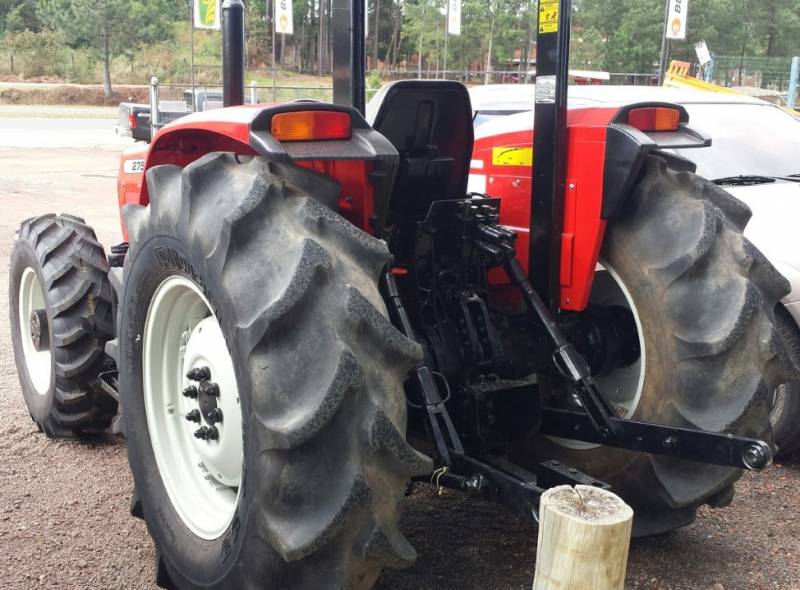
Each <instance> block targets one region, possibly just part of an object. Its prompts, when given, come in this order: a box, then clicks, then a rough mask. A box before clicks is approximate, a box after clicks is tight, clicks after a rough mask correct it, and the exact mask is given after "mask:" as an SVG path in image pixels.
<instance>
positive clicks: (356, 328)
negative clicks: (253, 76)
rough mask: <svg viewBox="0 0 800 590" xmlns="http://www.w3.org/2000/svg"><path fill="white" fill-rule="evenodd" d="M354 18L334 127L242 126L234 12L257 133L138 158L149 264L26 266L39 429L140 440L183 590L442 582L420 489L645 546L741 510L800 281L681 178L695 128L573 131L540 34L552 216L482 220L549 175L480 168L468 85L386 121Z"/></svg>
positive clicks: (148, 495)
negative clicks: (580, 517)
mask: <svg viewBox="0 0 800 590" xmlns="http://www.w3.org/2000/svg"><path fill="white" fill-rule="evenodd" d="M334 5H335V6H334V9H335V10H334V15H335V22H334V25H335V26H334V37H335V41H336V42H335V44H334V52H335V59H334V61H335V63H336V66H335V67H336V71H335V72H334V84H335V87H334V94H335V99H336V102H337V103H339V104H323V103H319V102H308V101H304V102H294V103H289V104H281V105H250V106H237V105H242V103H243V100H242V93H243V84H242V82H243V75H242V66H243V26H242V21H243V17H242V11H243V6H242V3H241V0H226V1H225V3H224V7H223V23H224V24H223V33H224V47H225V51H224V53H225V64H226V70H225V74H226V79H225V102H226V106H228V107H230V108H226V109H223V110H220V111H215V112H206V113H201V114H197V115H193V116H189V117H186V118H184V119H181V120H180V121H177V122H175V123H173V124H171V125H169V126H167V127H166V128H164V129H162V130H161V131H160V132H159V133H158V134H157V135H156V136H155V137H154V139H153V142H152V143H151V144H150V146H149V148H148V149H146V150H136V151H132V152H128V153H126V154H125V155H124V156H123V158H122V163H121V165H120V176H119V205H120V211H121V214H122V231H123V235H124V239H125V241H124V242H123V243H121V244H120V245H117V246H113V247H112V248H111V249H110V252H109V253H108V254H106V252H105V250H104V248H103V246H101V245H100V244H99V243H98V242H97V240H96V238H95V234H94V232H93V231H92V229H91V228H89V227H88V226H87V225H86V224H85V223H84V222H83V221H82V220H81V219H79V218H77V217H72V216H68V215H61V216H55V215H48V216H44V217H39V218H35V219H30V220H27V221H25V222H24V223H23V224H22V227H21V229H20V231H19V235H18V239H17V241H16V244H15V247H14V251H13V254H12V262H11V271H10V281H11V289H10V293H11V305H10V310H11V319H12V326H13V330H12V339H13V344H14V351H15V354H16V360H17V368H18V372H19V376H20V380H21V382H22V389H23V393H24V395H25V400H26V402H27V404H28V407H29V409H30V413H31V416H32V418H33V420H34V421H35V422H36V423H37V424H38V425H39V427H40V428H41V430H43V431H44V432H45V433H46V434H47V435H48V436H58V437H70V436H80V435H82V434H84V433H87V432H93V431H98V430H103V429H106V428H108V427H110V426H111V425H112V422H113V425H114V427H115V428H116V430H117V431H119V432H121V433H123V434H124V436H125V437H126V438H127V441H128V457H129V462H130V467H131V470H132V472H133V476H134V481H135V492H134V496H133V498H132V501H131V511H132V513H133V514H134V515H135V516H138V517H141V518H144V519H145V521H146V522H147V526H148V530H149V532H150V534H151V535H152V537H153V540H154V542H155V546H156V550H157V556H158V557H157V581H158V583H159V584H160V585H161V586H163V587H176V588H244V587H247V588H256V587H258V588H261V587H269V588H281V589H283V588H314V589H316V588H322V587H325V588H369V587H371V586H372V584H373V583H374V582H375V580H376V579H377V577H378V575H379V573H380V571H381V568H382V567H384V566H390V567H402V566H406V565H409V564H411V563H413V561H414V559H415V557H416V554H415V551H414V549H413V548H412V547H411V546H410V545H409V543H408V542H407V541H406V540H405V538H404V537H403V535H402V534H401V532H400V531H399V529H398V526H397V523H398V518H399V510H400V506H401V504H402V501H403V493H404V490H405V489H406V486H407V483H408V482H409V481H411V480H417V481H433V482H435V483H436V485H440V486H447V487H451V488H456V489H459V490H462V491H464V492H466V493H469V494H472V495H475V496H478V497H482V498H486V499H489V500H493V501H497V502H500V503H502V504H504V505H506V506H508V507H509V508H510V509H512V510H514V511H516V512H517V513H518V514H519V515H520V516H521V517H523V518H531V519H532V518H534V517H535V514H536V510H537V507H538V500H539V497H540V495H541V493H542V492H543V490H544V489H546V488H548V487H551V486H554V485H560V484H575V483H588V484H592V485H597V486H602V487H607V486H610V487H611V488H613V489H614V490H615V491H617V492H618V493H620V494H621V495H623V496H624V497H625V499H626V500H627V501H628V502H629V503H631V504H632V505H633V506H634V508H635V514H636V516H635V529H636V530H635V532H636V533H638V534H653V533H657V532H662V531H667V530H670V529H674V528H677V527H680V526H683V525H685V524H687V523H689V522H691V521H692V519H693V518H694V516H695V512H696V510H697V508H698V507H699V506H700V505H702V504H704V503H708V504H711V505H714V506H722V505H725V504H726V503H728V502H729V501H730V500H731V498H732V493H733V488H732V484H733V482H734V481H735V480H736V479H737V478H738V477H739V475H740V473H741V470H742V469H751V470H757V469H761V468H764V467H765V466H767V465H768V464H769V463H770V461H771V458H772V454H773V450H774V449H773V448H772V445H771V431H770V426H769V420H768V415H767V413H768V409H767V408H768V401H767V399H766V392H767V389H766V386H765V385H764V379H765V378H777V379H780V377H779V376H778V377H776V376H775V373H777V372H778V371H779V369H780V366H779V364H780V363H779V362H778V361H779V358H780V354H779V349H778V348H777V344H776V342H777V341H776V339H775V337H774V335H773V326H772V321H771V317H772V315H771V314H772V309H773V306H774V304H775V302H776V301H778V299H780V297H781V296H782V295H783V294H784V293H785V292H786V289H787V285H786V282H785V280H784V279H783V278H782V277H781V276H780V275H779V274H778V273H777V272H776V271H775V270H774V269H773V268H772V266H770V264H769V263H768V262H767V261H766V260H765V259H764V257H763V256H761V254H760V253H759V252H758V251H757V250H755V249H754V248H753V247H752V246H751V245H750V244H749V243H748V242H747V240H746V239H744V238H743V237H742V229H743V227H744V225H745V223H746V222H747V219H748V215H749V212H748V210H747V208H746V207H745V206H743V205H742V204H741V203H739V202H738V201H736V200H734V199H733V198H732V197H730V196H729V195H728V194H727V193H725V192H724V191H722V190H721V189H719V188H718V187H716V186H714V185H712V184H710V183H708V182H706V181H705V180H703V179H701V178H698V177H697V176H695V175H694V174H693V173H692V172H691V171H690V168H689V166H687V164H686V162H685V161H682V160H680V159H678V158H675V157H673V156H669V155H667V154H666V153H664V152H662V151H661V149H662V148H664V147H665V146H668V145H674V144H675V143H677V142H680V143H681V144H682V145H686V144H692V145H696V146H697V147H698V149H702V146H703V145H706V144H707V141H708V140H706V139H705V138H703V137H701V136H700V135H699V134H698V133H696V132H695V131H693V130H692V129H691V128H690V127H689V125H688V120H687V117H686V113H685V111H683V110H682V109H681V108H680V107H677V106H674V105H669V104H658V105H635V106H634V107H630V108H625V109H622V110H608V109H586V110H582V111H581V112H580V113H570V116H569V119H568V120H567V119H566V109H565V102H564V101H565V97H566V92H565V90H566V87H565V85H566V79H567V70H566V63H567V61H566V55H567V50H566V48H567V47H568V43H569V14H570V6H569V1H568V0H562V2H561V14H560V22H561V25H560V26H559V25H558V20H556V23H555V28H554V27H553V25H552V23H551V24H550V25H549V26H548V27H544V28H543V29H542V31H541V32H540V34H539V45H538V48H539V55H540V63H539V64H538V80H537V102H536V135H535V145H534V151H533V152H532V153H535V160H536V162H535V167H534V178H535V181H534V183H533V184H534V186H533V189H532V193H530V194H528V195H527V198H525V197H523V196H519V192H518V191H517V192H516V193H515V194H516V195H518V196H517V197H512V196H509V197H508V198H503V199H496V198H489V197H487V196H485V195H480V194H467V188H466V187H467V176H468V172H469V169H470V163H471V160H476V159H482V160H481V164H480V165H482V166H484V167H486V168H487V169H490V168H493V167H498V168H497V169H496V170H493V176H495V177H496V178H498V179H499V180H498V182H503V180H502V179H503V178H504V177H505V176H504V174H503V170H500V167H502V166H509V165H510V166H512V167H513V166H530V165H531V164H532V163H533V162H532V159H533V158H532V153H531V152H530V150H528V152H525V151H524V150H523V151H520V150H518V149H517V146H514V145H508V144H506V145H495V146H493V147H492V148H491V149H490V150H489V151H487V152H485V153H484V152H480V151H478V152H477V154H476V156H474V157H471V154H472V144H473V132H472V124H471V117H472V112H471V106H470V101H469V96H468V94H467V92H466V89H465V88H464V87H463V86H462V85H461V84H458V83H455V82H448V81H406V82H398V83H396V84H394V85H392V86H390V87H389V88H387V89H386V90H385V91H384V94H383V99H382V103H381V106H380V108H379V110H378V112H377V114H376V115H375V117H374V120H373V122H372V125H369V124H367V122H366V121H365V119H364V117H363V116H362V114H361V113H362V112H363V108H364V86H363V82H364V61H363V60H364V46H363V29H362V26H363V22H364V21H363V15H364V2H363V0H356V1H352V2H345V1H344V0H335V2H334ZM548 56H551V57H552V59H551V58H548ZM342 104H344V105H345V106H342ZM346 105H352V106H346ZM526 141H528V142H529V141H530V137H528V138H527V140H526ZM472 164H473V168H475V166H478V165H479V164H476V162H472ZM512 188H513V187H512ZM491 192H495V191H494V190H493V191H491ZM497 194H503V191H499V192H498V193H497ZM598 265H602V266H601V267H598ZM597 268H602V269H604V273H596V272H595V271H596V269H597ZM598 277H599V278H598ZM118 404H119V407H120V409H121V413H120V414H119V418H118V419H117V420H116V421H114V420H115V416H117V411H118V408H117V406H118Z"/></svg>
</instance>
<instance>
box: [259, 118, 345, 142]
mask: <svg viewBox="0 0 800 590" xmlns="http://www.w3.org/2000/svg"><path fill="white" fill-rule="evenodd" d="M270 132H271V133H272V136H273V137H274V138H275V139H277V140H278V141H282V142H292V141H335V140H345V139H350V138H351V137H352V136H353V121H352V119H351V117H350V114H349V113H342V112H338V111H293V112H289V113H278V114H277V115H274V116H273V117H272V121H271V123H270Z"/></svg>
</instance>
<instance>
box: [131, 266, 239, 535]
mask: <svg viewBox="0 0 800 590" xmlns="http://www.w3.org/2000/svg"><path fill="white" fill-rule="evenodd" d="M144 331H145V334H144V343H143V349H142V354H143V361H144V402H145V412H146V414H147V428H148V431H149V433H150V442H151V443H152V447H153V454H154V455H155V459H156V464H157V466H158V470H159V473H160V474H161V479H162V481H163V482H164V487H165V488H166V491H167V494H168V496H169V499H170V501H171V502H172V505H173V506H174V507H175V510H176V512H177V513H178V515H179V516H180V518H181V520H182V521H183V522H184V524H186V526H187V527H188V528H189V529H190V530H191V531H192V532H193V533H194V534H195V535H197V536H198V537H200V538H202V539H206V540H212V539H216V538H218V537H220V536H221V535H222V534H223V533H224V532H225V531H226V530H227V528H228V526H229V525H230V523H231V521H232V520H233V516H234V514H235V512H236V506H237V504H238V501H239V484H240V482H241V476H242V461H243V452H242V411H241V406H240V402H239V391H238V388H237V384H236V375H235V372H234V368H233V360H232V359H231V356H230V352H229V350H228V346H227V343H226V342H225V337H224V336H223V334H222V330H221V328H220V325H219V322H218V321H217V318H216V316H215V315H214V313H213V311H212V309H211V305H210V304H209V302H208V300H207V299H206V297H205V296H204V295H203V293H202V292H201V291H200V290H199V288H198V287H197V285H195V284H194V283H193V282H192V281H190V280H188V279H187V278H185V277H182V276H172V277H169V278H167V279H166V280H165V281H163V282H162V283H161V284H160V285H159V286H158V288H157V289H156V292H155V294H154V295H153V299H152V301H151V302H150V308H149V309H148V312H147V319H146V321H145V330H144ZM197 367H208V368H209V369H210V371H211V379H210V381H212V382H213V383H216V384H217V385H218V387H219V396H218V397H217V398H216V402H215V403H216V404H217V407H218V408H219V409H220V410H221V411H222V421H221V422H217V423H215V424H214V425H213V426H214V427H215V428H216V429H217V432H218V438H217V439H216V440H201V439H198V438H196V437H195V431H197V430H198V429H199V428H201V426H203V427H206V428H210V427H211V425H210V423H209V421H208V420H207V418H206V416H205V415H203V416H202V418H201V422H200V423H197V422H192V421H189V420H188V419H187V418H186V414H187V413H188V412H190V411H192V410H199V409H200V403H199V399H192V398H189V397H185V396H184V395H183V391H184V389H185V388H186V387H188V386H190V385H194V386H197V385H198V383H197V382H193V381H190V380H189V379H188V378H187V376H186V373H187V371H188V370H189V369H192V368H197Z"/></svg>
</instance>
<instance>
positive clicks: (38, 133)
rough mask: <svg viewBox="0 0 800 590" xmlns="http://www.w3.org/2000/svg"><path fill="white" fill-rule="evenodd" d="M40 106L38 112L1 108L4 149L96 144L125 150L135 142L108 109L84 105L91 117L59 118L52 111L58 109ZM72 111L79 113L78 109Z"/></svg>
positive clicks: (0, 137)
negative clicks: (124, 134) (120, 132)
mask: <svg viewBox="0 0 800 590" xmlns="http://www.w3.org/2000/svg"><path fill="white" fill-rule="evenodd" d="M51 108H52V107H51ZM38 109H40V110H37V111H35V112H28V111H12V110H10V109H8V110H3V109H0V150H2V151H18V150H28V149H63V150H68V149H75V148H78V149H81V148H92V149H98V150H109V149H116V150H117V151H121V150H123V149H125V147H127V146H130V145H132V144H133V140H131V139H130V138H128V137H120V136H117V135H116V134H115V132H114V126H115V125H116V119H112V118H108V117H107V116H106V112H105V111H101V112H100V113H97V112H96V111H85V110H82V109H81V111H80V112H81V113H83V114H89V115H91V117H88V116H87V117H82V118H56V117H54V116H52V115H54V114H57V113H58V111H56V110H49V109H47V108H46V107H38ZM70 112H71V113H72V114H73V116H76V115H75V111H70ZM18 115H22V116H18Z"/></svg>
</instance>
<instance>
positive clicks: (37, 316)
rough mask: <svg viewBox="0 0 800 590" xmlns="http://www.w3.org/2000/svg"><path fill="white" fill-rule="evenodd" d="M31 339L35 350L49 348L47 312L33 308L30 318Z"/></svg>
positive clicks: (39, 350)
mask: <svg viewBox="0 0 800 590" xmlns="http://www.w3.org/2000/svg"><path fill="white" fill-rule="evenodd" d="M30 328H31V341H32V342H33V348H34V349H36V352H42V351H45V350H50V330H49V328H48V326H47V312H46V311H45V310H43V309H34V310H33V311H32V312H31V319H30Z"/></svg>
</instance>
